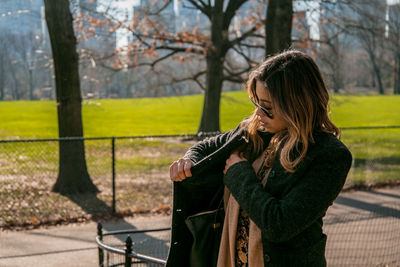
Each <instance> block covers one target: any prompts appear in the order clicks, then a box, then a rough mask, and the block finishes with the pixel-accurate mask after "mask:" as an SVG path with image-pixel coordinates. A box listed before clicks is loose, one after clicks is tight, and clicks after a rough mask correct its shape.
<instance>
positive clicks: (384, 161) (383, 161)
mask: <svg viewBox="0 0 400 267" xmlns="http://www.w3.org/2000/svg"><path fill="white" fill-rule="evenodd" d="M371 164H373V165H375V164H380V165H400V156H391V157H377V158H354V162H353V167H363V166H366V165H371Z"/></svg>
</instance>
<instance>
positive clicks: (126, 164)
mask: <svg viewBox="0 0 400 267" xmlns="http://www.w3.org/2000/svg"><path fill="white" fill-rule="evenodd" d="M202 104H203V103H202V96H200V95H194V96H184V97H168V98H143V99H123V100H85V101H84V102H83V121H84V132H85V136H86V137H100V136H136V135H160V134H187V133H189V134H190V133H193V134H194V133H196V131H197V127H198V124H199V121H200V116H201V109H202ZM330 107H331V115H330V116H331V118H332V120H333V121H334V122H335V123H336V125H337V126H339V127H344V128H345V127H356V126H390V125H400V115H399V114H400V96H362V95H354V96H351V95H335V96H333V97H332V101H331V105H330ZM253 109H254V107H253V105H252V104H251V102H250V101H249V100H248V98H247V95H246V93H245V92H229V93H224V94H223V97H222V103H221V114H220V115H221V117H220V119H221V130H222V131H227V130H229V129H232V128H234V127H235V126H236V125H237V124H238V123H239V122H240V121H241V120H242V119H243V118H244V117H246V116H248V115H250V114H251V113H252V111H253ZM56 114H57V113H56V104H55V102H54V101H31V102H29V101H17V102H0V139H16V138H19V139H25V138H54V137H57V136H58V134H57V115H56ZM342 141H343V142H344V143H345V144H346V145H347V146H348V147H349V148H350V150H351V152H352V154H353V158H354V160H353V166H352V168H351V170H350V174H349V176H348V179H347V186H351V185H359V184H376V183H379V182H388V181H400V129H399V128H397V129H368V130H366V129H359V130H351V129H344V130H343V131H342ZM193 143H194V141H190V142H184V141H182V140H181V139H174V138H167V139H157V138H156V139H154V138H152V139H126V140H117V141H116V173H117V208H118V210H120V211H126V210H132V211H143V210H154V209H157V208H160V207H161V208H163V207H165V206H169V205H170V203H171V183H170V181H169V178H168V166H169V165H170V163H171V162H172V161H173V160H175V159H177V158H178V157H181V156H182V155H183V154H184V152H185V151H186V150H187V148H188V147H189V146H190V145H192V144H193ZM85 147H86V160H87V165H88V170H89V173H90V175H91V178H92V179H93V181H94V183H95V184H96V185H97V186H98V187H99V189H100V190H101V193H100V194H98V196H97V197H98V200H96V199H95V200H91V199H85V200H78V201H76V200H75V201H69V200H68V199H67V198H66V197H64V196H61V195H58V194H55V193H52V192H51V186H52V185H53V184H54V182H55V179H56V177H57V169H58V153H57V151H58V145H57V142H36V143H0V202H1V203H8V204H7V205H6V206H4V207H3V208H0V228H1V227H2V226H4V225H6V224H7V223H9V224H14V223H16V224H18V223H20V224H24V223H36V222H37V220H39V221H41V222H43V221H46V220H56V219H60V220H64V218H75V217H76V216H83V217H84V216H86V214H88V213H92V214H93V213H96V212H104V210H101V207H104V205H99V203H101V202H104V203H106V204H107V205H108V206H110V201H111V196H112V195H111V178H110V177H111V152H110V150H111V145H110V141H109V140H90V141H86V142H85ZM86 202H87V203H86ZM32 203H34V205H33V204H32ZM90 210H91V211H90ZM89 211H90V212H89Z"/></svg>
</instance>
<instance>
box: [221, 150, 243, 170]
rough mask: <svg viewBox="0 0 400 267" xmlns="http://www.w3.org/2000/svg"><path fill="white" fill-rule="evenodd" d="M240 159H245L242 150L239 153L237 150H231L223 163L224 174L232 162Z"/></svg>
mask: <svg viewBox="0 0 400 267" xmlns="http://www.w3.org/2000/svg"><path fill="white" fill-rule="evenodd" d="M240 161H247V160H246V159H245V158H244V157H243V152H241V153H239V152H237V151H235V152H233V153H232V154H231V155H230V157H229V158H228V159H227V160H226V163H225V169H224V174H226V172H227V171H228V169H229V167H231V166H232V165H233V164H235V163H238V162H240Z"/></svg>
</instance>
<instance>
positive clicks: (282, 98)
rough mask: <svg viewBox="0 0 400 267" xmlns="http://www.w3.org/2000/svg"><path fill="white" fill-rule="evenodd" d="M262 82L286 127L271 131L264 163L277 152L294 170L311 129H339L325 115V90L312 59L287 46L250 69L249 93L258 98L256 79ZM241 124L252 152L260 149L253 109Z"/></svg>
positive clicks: (335, 131)
mask: <svg viewBox="0 0 400 267" xmlns="http://www.w3.org/2000/svg"><path fill="white" fill-rule="evenodd" d="M257 81H259V82H262V83H263V84H264V87H265V90H267V92H268V94H269V95H270V97H271V100H272V104H273V107H274V112H279V113H280V116H281V118H282V119H283V120H285V121H286V122H287V125H288V126H287V128H286V129H284V130H282V131H280V132H278V133H276V134H274V136H273V137H272V139H271V141H270V143H269V146H268V148H267V150H266V151H267V165H269V166H271V165H272V163H273V161H274V160H275V157H276V155H277V152H278V151H279V150H280V149H281V150H280V153H279V155H280V156H279V160H280V163H281V164H282V166H283V167H284V168H285V170H286V171H288V172H294V171H295V169H296V166H297V165H298V164H299V163H300V162H301V161H302V159H303V158H304V157H305V155H306V153H307V149H308V147H309V145H310V143H314V142H315V141H314V136H313V133H315V132H316V131H322V132H327V133H332V134H334V135H335V136H336V137H337V138H339V137H340V131H339V129H338V128H337V127H336V126H335V125H334V124H333V122H332V121H331V120H330V119H329V117H328V101H329V93H328V91H327V89H326V86H325V83H324V80H323V78H322V75H321V72H320V70H319V69H318V66H317V65H316V63H315V62H314V60H313V59H312V58H311V57H310V56H308V55H307V54H305V53H302V52H300V51H296V50H288V51H285V52H283V53H281V54H278V55H275V56H272V57H269V58H267V59H266V60H265V61H264V62H262V63H261V64H260V65H259V66H258V67H257V68H256V69H254V70H253V71H252V72H251V73H250V75H249V79H248V81H247V84H246V86H247V91H248V94H249V96H251V97H252V98H254V99H255V100H256V101H257V102H258V100H259V99H258V97H257V94H256V82H257ZM241 127H243V128H244V129H245V134H246V137H247V138H248V139H250V140H251V141H252V142H251V143H252V147H251V151H252V154H253V156H254V155H260V154H261V153H262V152H263V147H264V144H263V140H262V138H261V137H260V136H259V134H258V133H257V131H259V130H262V129H260V124H259V121H258V119H257V115H256V112H254V113H253V115H252V116H250V117H249V118H247V119H246V120H244V121H243V122H242V124H241Z"/></svg>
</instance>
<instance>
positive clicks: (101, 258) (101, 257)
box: [97, 223, 104, 267]
mask: <svg viewBox="0 0 400 267" xmlns="http://www.w3.org/2000/svg"><path fill="white" fill-rule="evenodd" d="M97 235H98V236H99V238H100V241H103V225H101V223H98V224H97ZM98 250H99V266H100V267H103V266H104V251H103V249H102V248H100V247H99V248H98Z"/></svg>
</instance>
